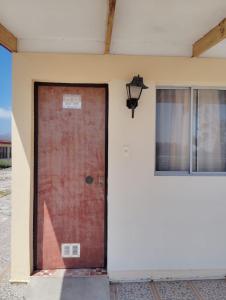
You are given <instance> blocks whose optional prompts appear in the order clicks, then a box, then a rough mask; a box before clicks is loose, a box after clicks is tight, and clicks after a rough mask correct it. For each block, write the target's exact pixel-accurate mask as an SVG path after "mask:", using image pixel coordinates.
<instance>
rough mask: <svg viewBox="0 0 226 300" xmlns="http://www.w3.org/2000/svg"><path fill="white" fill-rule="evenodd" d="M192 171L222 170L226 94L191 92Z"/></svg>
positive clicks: (225, 147) (225, 158)
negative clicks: (192, 93) (192, 95)
mask: <svg viewBox="0 0 226 300" xmlns="http://www.w3.org/2000/svg"><path fill="white" fill-rule="evenodd" d="M193 171H197V172H222V171H226V91H222V90H212V89H211V90H210V89H209V90H196V91H195V94H194V102H193Z"/></svg>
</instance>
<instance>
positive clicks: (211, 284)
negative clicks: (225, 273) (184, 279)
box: [192, 280, 226, 300]
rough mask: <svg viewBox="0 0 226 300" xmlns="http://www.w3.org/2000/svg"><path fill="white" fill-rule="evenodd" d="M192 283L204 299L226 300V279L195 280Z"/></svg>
mask: <svg viewBox="0 0 226 300" xmlns="http://www.w3.org/2000/svg"><path fill="white" fill-rule="evenodd" d="M192 285H193V286H194V287H195V289H196V290H197V291H198V292H199V294H200V296H201V297H202V298H203V300H226V280H194V281H192Z"/></svg>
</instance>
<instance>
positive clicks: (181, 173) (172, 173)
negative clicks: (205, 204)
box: [154, 171, 226, 177]
mask: <svg viewBox="0 0 226 300" xmlns="http://www.w3.org/2000/svg"><path fill="white" fill-rule="evenodd" d="M154 175H155V176H214V177H215V176H226V172H192V173H190V172H184V171H155V173H154Z"/></svg>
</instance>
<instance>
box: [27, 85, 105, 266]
mask: <svg viewBox="0 0 226 300" xmlns="http://www.w3.org/2000/svg"><path fill="white" fill-rule="evenodd" d="M40 86H54V87H55V86H65V87H91V88H105V193H104V198H105V210H104V215H105V216H104V269H105V270H107V250H108V249H107V241H108V201H107V199H108V115H109V92H108V84H107V83H58V82H41V81H35V82H34V171H33V185H34V189H33V271H35V270H37V230H38V213H37V212H38V209H37V208H38V121H39V120H38V116H39V105H38V104H39V103H38V88H39V87H40Z"/></svg>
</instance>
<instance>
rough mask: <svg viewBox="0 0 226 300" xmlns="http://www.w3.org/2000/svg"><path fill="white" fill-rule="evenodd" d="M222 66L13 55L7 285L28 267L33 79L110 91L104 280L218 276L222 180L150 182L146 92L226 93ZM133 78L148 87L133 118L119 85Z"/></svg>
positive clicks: (225, 185) (223, 247)
mask: <svg viewBox="0 0 226 300" xmlns="http://www.w3.org/2000/svg"><path fill="white" fill-rule="evenodd" d="M225 69H226V60H211V59H209V60H208V59H189V58H153V57H152V58H151V57H135V56H88V55H84V56H76V55H55V54H23V53H19V54H14V77H13V81H14V104H13V205H12V209H13V214H12V270H11V280H12V281H23V280H25V281H26V280H27V279H28V277H29V274H30V272H31V270H32V268H33V266H32V258H33V253H32V240H33V228H32V213H33V142H34V138H33V82H34V81H35V80H37V81H49V82H74V83H78V82H79V83H81V82H86V83H100V82H101V83H108V84H109V173H108V189H109V190H108V271H109V274H110V277H111V278H112V279H137V278H138V279H141V278H147V277H152V278H166V277H172V278H178V277H180V278H182V277H186V278H190V277H194V276H202V277H214V276H218V277H221V276H224V275H225V274H226V239H225V228H226V218H225V211H226V196H225V194H226V178H225V177H223V176H218V177H213V176H210V177H205V176H197V177H189V176H181V177H176V176H173V177H171V176H166V177H165V176H154V166H155V85H161V84H164V85H165V84H167V85H171V84H174V85H191V84H193V85H207V86H226V73H225ZM138 73H139V74H140V75H142V76H144V80H145V83H146V84H147V85H148V86H149V87H150V88H149V89H148V90H146V91H144V92H143V95H142V97H141V100H140V104H139V107H138V108H137V110H136V112H135V119H132V118H131V111H129V110H128V109H127V107H126V105H125V101H126V90H125V83H126V82H128V81H130V80H131V78H132V76H133V75H134V74H138ZM126 149H128V153H125V152H126V151H125V150H126Z"/></svg>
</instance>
